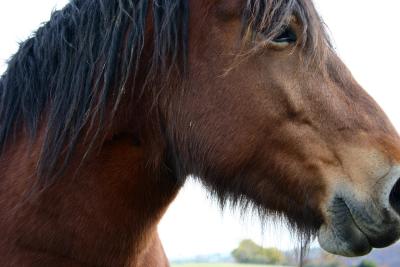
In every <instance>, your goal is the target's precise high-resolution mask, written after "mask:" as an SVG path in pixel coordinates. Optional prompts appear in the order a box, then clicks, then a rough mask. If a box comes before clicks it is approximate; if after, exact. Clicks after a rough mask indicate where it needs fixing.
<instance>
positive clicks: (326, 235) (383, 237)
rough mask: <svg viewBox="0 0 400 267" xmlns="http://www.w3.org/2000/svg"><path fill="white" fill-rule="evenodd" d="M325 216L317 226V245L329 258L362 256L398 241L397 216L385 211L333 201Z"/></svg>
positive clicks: (338, 199)
mask: <svg viewBox="0 0 400 267" xmlns="http://www.w3.org/2000/svg"><path fill="white" fill-rule="evenodd" d="M327 213H328V216H329V218H328V220H329V221H328V222H327V223H325V224H324V225H322V226H321V228H320V230H319V233H318V241H319V243H320V245H321V247H322V248H323V249H324V250H326V251H328V252H330V253H333V254H337V255H341V256H346V257H356V256H363V255H366V254H368V253H369V252H370V251H371V250H372V249H373V248H383V247H387V246H389V245H391V244H393V243H394V242H396V240H398V239H399V237H400V220H399V217H398V215H397V214H395V213H393V212H392V211H389V210H388V209H384V210H383V211H381V212H376V206H375V205H373V204H370V205H361V204H359V205H357V204H354V203H350V204H349V201H345V200H343V199H342V198H336V199H335V200H334V201H332V203H331V205H330V207H329V208H328V211H327ZM372 214H374V215H372Z"/></svg>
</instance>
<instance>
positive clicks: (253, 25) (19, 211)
mask: <svg viewBox="0 0 400 267" xmlns="http://www.w3.org/2000/svg"><path fill="white" fill-rule="evenodd" d="M0 149H1V154H0V233H1V239H0V265H1V266H5V267H6V266H61V267H62V266H76V267H78V266H79V267H83V266H132V267H137V266H146V267H153V266H157V267H158V266H161V267H164V266H168V260H167V258H166V256H165V253H164V251H163V248H162V244H161V242H160V239H159V236H158V233H157V224H158V222H159V221H160V219H161V218H162V216H163V214H164V213H165V211H166V209H167V207H168V206H169V204H170V203H171V202H172V201H173V200H174V198H175V196H176V195H177V194H178V192H179V190H180V188H181V187H182V185H183V184H184V183H185V181H186V179H189V178H188V177H196V179H199V180H200V181H201V182H202V183H203V184H204V186H205V187H206V188H207V189H208V190H209V192H211V193H212V194H213V196H214V197H215V198H216V200H217V201H219V202H220V203H221V206H226V205H232V206H233V207H239V208H241V209H242V210H244V211H246V212H256V213H257V214H258V215H259V216H260V218H278V219H282V220H284V221H285V222H287V223H288V224H289V225H290V227H291V229H292V230H293V232H294V233H297V234H298V236H300V237H301V240H304V243H305V244H306V243H307V242H308V241H309V240H310V239H312V238H315V237H317V238H318V241H319V243H320V245H321V246H322V248H324V249H325V250H326V251H328V252H330V253H333V254H338V255H343V256H358V255H364V254H367V253H369V252H370V251H371V249H373V248H382V247H386V246H389V245H391V244H392V243H394V242H395V241H396V240H397V239H398V238H399V237H400V217H399V213H400V182H399V177H400V138H399V136H398V134H397V133H396V131H395V129H394V127H393V126H392V124H391V122H390V121H389V119H388V118H387V117H386V115H385V114H384V112H383V111H382V110H381V108H380V107H379V106H378V104H376V103H375V101H374V100H373V99H372V98H371V97H370V96H369V95H368V94H367V93H366V92H365V91H364V90H363V89H362V88H361V86H360V85H359V84H358V83H357V82H356V81H355V80H354V78H353V77H352V75H351V73H350V72H349V70H348V69H347V68H346V66H345V65H344V64H343V63H342V61H341V60H340V59H339V57H338V56H337V54H336V53H335V51H334V49H333V48H332V45H331V42H330V40H329V36H328V34H327V33H326V30H325V27H324V24H323V22H322V19H321V18H320V17H319V15H318V13H317V11H316V9H315V7H314V5H313V3H312V1H311V0H118V1H115V0H71V1H70V3H69V4H67V5H66V6H65V7H64V8H63V9H62V10H59V11H55V12H54V13H53V14H52V16H51V19H50V21H49V22H47V23H45V24H43V25H42V26H41V27H40V28H39V29H38V30H37V31H36V32H35V33H34V34H33V35H32V36H31V37H30V38H29V39H27V40H26V41H25V42H23V43H21V44H20V48H19V50H18V52H17V53H16V54H15V55H14V56H13V57H12V58H11V59H10V60H9V62H8V68H7V70H6V72H5V73H4V74H3V75H2V77H1V79H0Z"/></svg>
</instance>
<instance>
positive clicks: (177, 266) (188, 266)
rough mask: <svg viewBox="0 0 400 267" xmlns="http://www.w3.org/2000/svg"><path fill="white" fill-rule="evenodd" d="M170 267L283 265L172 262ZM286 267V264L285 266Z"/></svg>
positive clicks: (275, 266) (258, 266) (263, 266)
mask: <svg viewBox="0 0 400 267" xmlns="http://www.w3.org/2000/svg"><path fill="white" fill-rule="evenodd" d="M172 267H283V266H277V265H274V266H272V265H271V266H269V265H254V264H253V265H252V264H228V263H227V264H223V263H218V264H217V263H216V264H211V263H199V264H197V263H196V264H173V265H172ZM285 267H287V266H285Z"/></svg>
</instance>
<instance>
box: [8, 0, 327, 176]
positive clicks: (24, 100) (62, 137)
mask: <svg viewBox="0 0 400 267" xmlns="http://www.w3.org/2000/svg"><path fill="white" fill-rule="evenodd" d="M150 10H152V12H150ZM149 14H152V16H153V17H152V23H153V25H154V26H153V37H152V38H150V39H151V40H152V41H151V44H150V45H149V46H150V47H151V48H152V49H153V51H152V54H151V55H152V56H151V58H150V60H149V62H146V63H147V64H146V66H143V62H141V60H142V57H143V52H144V51H143V50H144V45H145V35H146V31H148V27H147V25H146V22H148V15H149ZM292 14H295V15H296V16H297V17H298V18H299V20H300V21H301V23H302V24H303V26H304V29H305V30H304V37H307V38H303V40H304V46H305V47H306V48H308V49H307V50H308V51H311V53H310V54H314V55H315V54H320V53H318V52H317V51H316V48H317V47H318V43H319V42H320V40H321V38H325V35H324V33H323V30H321V27H320V21H319V18H316V17H315V16H316V12H315V10H314V7H313V6H312V3H311V2H310V1H308V0H280V1H272V0H248V1H247V5H246V6H245V8H244V11H243V18H244V19H243V21H244V29H251V30H252V31H253V32H257V31H261V30H262V31H263V33H264V34H266V36H267V37H268V38H272V37H273V36H275V35H276V34H278V33H279V31H280V30H282V27H283V26H284V25H286V24H287V23H288V21H289V19H290V17H291V16H292ZM188 18H189V7H188V1H187V0H71V2H70V3H69V4H68V5H67V6H66V7H65V8H64V9H62V10H60V11H56V12H54V13H53V15H52V17H51V19H50V21H49V22H47V23H46V24H44V25H43V26H42V27H41V28H39V29H38V30H37V31H36V33H35V34H34V35H33V36H32V37H31V38H29V39H28V40H26V41H25V42H23V43H22V44H21V45H20V48H19V51H18V52H17V53H16V54H15V55H14V56H13V57H12V58H11V59H10V61H9V63H8V69H7V70H6V72H5V73H4V74H3V76H2V77H1V79H0V150H2V149H3V150H4V148H5V146H6V145H8V144H9V143H10V142H12V140H13V139H14V138H15V136H16V134H17V133H18V132H21V131H23V132H24V134H25V133H26V134H28V135H29V136H30V137H31V139H32V140H35V138H36V137H37V134H38V133H37V132H38V130H39V128H41V127H44V129H45V136H44V142H43V146H42V151H41V155H40V160H39V162H38V176H39V178H40V179H41V180H42V182H45V183H48V182H49V183H50V182H51V181H52V179H54V177H56V176H57V173H58V171H59V170H61V171H62V168H57V167H56V166H58V165H57V164H58V163H60V162H61V163H63V164H64V165H65V164H67V162H68V159H69V158H70V157H71V155H72V153H73V151H74V148H75V147H76V144H77V143H78V142H79V138H81V137H82V135H83V133H82V132H83V131H84V130H85V131H88V130H90V131H91V132H93V133H94V137H91V139H92V140H93V141H92V143H91V144H89V145H88V150H89V149H90V147H91V145H92V144H93V143H94V141H95V140H97V138H98V137H99V135H100V132H101V131H102V130H103V129H104V128H105V127H106V125H104V124H105V116H106V111H108V110H107V107H110V105H111V106H112V111H111V112H112V114H111V117H112V115H113V114H114V113H115V111H116V110H117V108H118V106H119V104H120V102H121V99H122V98H123V96H124V95H125V93H130V92H127V88H126V82H127V80H128V78H129V79H131V78H132V77H133V80H134V79H135V77H136V75H137V74H138V71H139V69H140V70H141V71H143V69H145V72H146V76H147V77H152V76H162V75H165V73H166V72H168V71H169V70H170V69H171V68H172V67H173V66H178V68H181V67H182V66H183V67H184V66H185V64H186V63H185V62H186V57H187V54H188V47H187V43H188V40H187V39H188V31H189V29H188V24H189V19H188ZM146 40H147V39H146ZM146 46H147V45H146ZM179 66H180V67H179ZM183 69H184V68H183ZM135 90H136V88H135ZM139 90H144V88H140V89H139ZM108 112H109V111H108ZM56 170H57V171H56Z"/></svg>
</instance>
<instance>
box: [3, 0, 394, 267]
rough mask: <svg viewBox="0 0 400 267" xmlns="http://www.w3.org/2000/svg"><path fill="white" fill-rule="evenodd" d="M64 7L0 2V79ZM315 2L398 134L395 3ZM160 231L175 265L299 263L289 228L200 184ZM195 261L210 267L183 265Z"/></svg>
mask: <svg viewBox="0 0 400 267" xmlns="http://www.w3.org/2000/svg"><path fill="white" fill-rule="evenodd" d="M67 2H68V1H67V0H35V1H26V0H8V1H6V0H2V1H0V38H1V39H0V73H2V72H3V71H4V70H5V68H6V60H7V59H8V58H9V57H10V56H11V55H12V54H13V53H15V52H16V51H17V49H18V42H20V41H23V40H25V39H26V38H27V37H28V36H29V35H30V34H31V33H32V32H33V31H34V30H35V29H37V28H38V27H39V26H40V24H41V23H43V22H46V21H47V20H48V19H49V17H50V14H51V11H52V10H54V9H59V8H62V7H63V6H64V5H65V4H66V3H67ZM314 2H315V4H316V6H317V9H318V10H319V12H320V14H321V16H322V18H323V20H324V21H325V23H326V25H327V27H328V29H329V32H330V34H331V36H332V39H333V41H334V46H335V48H336V50H337V52H338V54H339V55H340V57H341V58H342V59H343V61H344V62H345V63H346V64H347V66H348V67H349V68H350V70H351V71H352V72H353V75H354V76H355V78H356V79H357V80H358V81H359V83H360V84H361V85H362V86H363V87H364V88H365V89H366V90H367V91H368V92H369V93H370V94H371V95H372V96H373V97H374V98H375V100H376V101H377V102H378V103H379V104H380V105H381V107H382V108H383V109H384V110H385V111H386V113H387V114H388V116H389V117H390V118H391V120H392V122H393V123H394V125H395V127H396V128H397V129H398V130H400V116H399V115H400V114H399V111H400V105H399V100H400V49H399V46H400V20H399V15H398V14H399V10H400V1H398V0H379V1H376V0H335V1H332V0H315V1H314ZM159 231H160V235H161V239H162V241H163V244H164V247H165V250H166V252H167V255H168V257H169V258H170V259H171V261H172V262H174V264H176V266H185V267H186V266H203V267H209V266H210V267H211V266H212V267H226V266H233V265H222V264H217V263H218V262H225V263H230V262H234V261H239V262H240V261H241V262H246V261H247V262H252V263H257V262H258V263H263V264H284V265H295V264H296V263H297V262H298V261H296V253H295V252H294V251H293V250H294V249H296V248H297V247H298V245H299V243H298V240H297V239H296V238H295V237H293V236H291V234H290V231H289V230H288V229H287V228H285V227H284V226H283V225H280V224H276V223H273V222H271V223H270V224H268V225H261V223H260V221H259V220H258V219H257V218H255V217H252V216H250V215H249V216H240V214H239V213H238V212H237V211H234V210H225V211H221V210H220V208H219V207H218V206H217V204H216V203H215V202H213V200H212V199H210V198H209V196H208V195H207V192H206V191H204V189H203V188H202V187H201V185H200V184H197V183H196V182H194V181H191V180H189V182H188V183H187V184H186V185H185V187H184V189H183V190H182V191H181V193H180V194H179V196H178V197H177V199H176V201H175V202H174V203H173V204H172V206H171V207H170V208H169V210H168V212H167V214H166V216H165V217H164V219H163V220H162V222H161V224H160V227H159ZM243 251H245V252H246V253H247V254H246V253H245V252H243ZM232 252H233V253H232ZM308 258H309V259H308V260H307V261H306V262H308V263H307V264H308V265H307V266H331V267H334V266H361V267H362V266H387V267H398V266H400V246H399V245H395V246H393V247H390V248H387V249H384V250H375V251H374V252H373V253H372V254H371V255H369V256H368V257H367V258H362V259H353V260H348V259H343V258H338V257H332V256H329V255H327V254H324V253H322V252H321V250H320V249H319V248H318V245H317V244H316V243H313V244H312V245H311V251H310V253H309V256H308ZM366 260H369V261H370V262H368V261H366ZM195 262H199V263H200V262H202V263H204V262H215V264H214V265H212V264H211V263H208V264H205V265H204V264H203V265H193V264H191V265H185V264H188V263H195ZM374 264H376V265H374ZM243 266H244V265H243ZM263 266H265V265H263Z"/></svg>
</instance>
